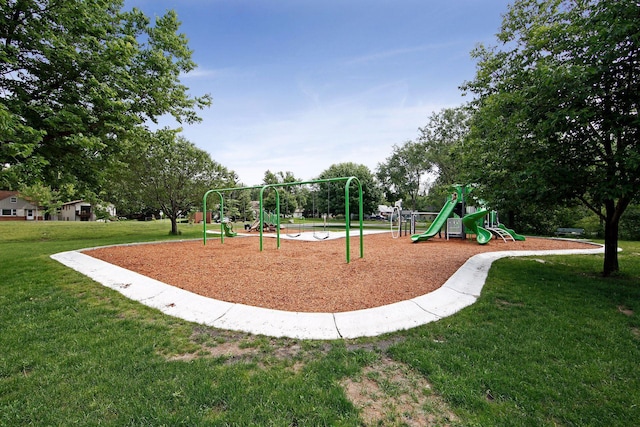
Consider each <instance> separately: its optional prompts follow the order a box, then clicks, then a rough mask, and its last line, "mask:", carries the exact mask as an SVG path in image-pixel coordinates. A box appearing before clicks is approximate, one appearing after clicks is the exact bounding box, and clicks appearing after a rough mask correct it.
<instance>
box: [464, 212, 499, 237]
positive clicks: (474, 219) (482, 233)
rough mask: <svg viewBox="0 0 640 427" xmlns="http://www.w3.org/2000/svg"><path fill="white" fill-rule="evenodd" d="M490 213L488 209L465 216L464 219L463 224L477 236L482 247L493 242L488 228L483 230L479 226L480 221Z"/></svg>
mask: <svg viewBox="0 0 640 427" xmlns="http://www.w3.org/2000/svg"><path fill="white" fill-rule="evenodd" d="M487 213H488V211H487V210H486V209H483V210H480V211H478V212H474V213H471V214H468V215H465V216H464V218H462V223H463V224H464V226H465V227H466V228H467V229H468V230H469V231H470V232H471V234H475V235H476V240H477V241H478V243H480V244H481V245H486V244H487V243H489V240H491V237H492V235H491V232H490V231H489V230H487V229H486V228H482V227H480V226H479V225H478V220H479V219H481V218H484V217H485V215H487Z"/></svg>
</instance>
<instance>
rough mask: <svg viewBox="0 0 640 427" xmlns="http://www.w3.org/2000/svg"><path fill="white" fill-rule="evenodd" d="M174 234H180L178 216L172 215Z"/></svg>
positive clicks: (172, 230) (172, 233) (172, 232)
mask: <svg viewBox="0 0 640 427" xmlns="http://www.w3.org/2000/svg"><path fill="white" fill-rule="evenodd" d="M170 234H171V235H172V236H177V235H179V234H180V232H179V231H178V218H177V217H176V216H173V215H172V216H171V233H170Z"/></svg>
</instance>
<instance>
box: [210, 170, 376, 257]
mask: <svg viewBox="0 0 640 427" xmlns="http://www.w3.org/2000/svg"><path fill="white" fill-rule="evenodd" d="M336 181H346V183H345V186H344V196H345V201H344V203H345V206H344V211H345V232H346V236H345V246H346V259H347V263H349V262H351V255H350V247H351V246H350V240H351V239H350V236H351V217H350V213H349V188H350V187H351V184H352V183H353V182H354V181H355V182H356V183H357V184H358V214H359V222H360V258H363V257H364V231H363V230H364V224H363V217H364V207H363V202H362V183H361V182H360V180H359V179H358V177H355V176H350V177H340V178H327V179H316V180H312V181H300V182H286V183H279V184H267V185H262V186H253V187H234V188H221V189H215V190H209V191H207V192H206V193H205V194H204V197H203V198H202V206H203V210H202V211H203V215H204V216H205V220H204V226H203V234H204V237H203V241H204V244H206V243H207V237H206V234H207V225H206V224H207V221H206V212H207V196H208V195H209V194H211V193H213V192H215V193H217V194H218V195H219V196H220V214H221V215H223V214H224V201H223V197H222V192H224V191H233V190H250V189H255V188H260V200H259V206H260V207H259V209H260V212H259V215H260V251H261V252H262V249H263V238H262V237H263V236H262V234H263V228H264V212H263V209H262V207H263V204H264V191H265V190H266V189H267V188H273V189H274V190H275V191H276V242H277V243H276V245H277V248H280V193H279V192H278V190H277V187H290V186H294V185H305V184H319V183H323V182H336ZM327 214H328V212H327ZM220 231H221V237H220V241H221V242H223V243H224V230H223V224H222V221H221V223H220Z"/></svg>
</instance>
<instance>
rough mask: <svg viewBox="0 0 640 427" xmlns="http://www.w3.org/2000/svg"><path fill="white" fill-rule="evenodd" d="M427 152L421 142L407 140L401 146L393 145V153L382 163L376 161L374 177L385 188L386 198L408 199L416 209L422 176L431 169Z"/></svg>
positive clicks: (391, 199)
mask: <svg viewBox="0 0 640 427" xmlns="http://www.w3.org/2000/svg"><path fill="white" fill-rule="evenodd" d="M431 167H432V163H431V160H430V158H429V152H428V151H427V150H426V149H425V147H424V145H423V144H420V143H417V142H414V141H407V142H405V143H404V145H402V146H398V145H394V146H393V153H392V154H391V156H389V157H387V158H386V160H385V162H384V163H378V168H377V171H376V177H377V178H378V180H379V181H380V182H381V183H382V186H383V187H384V188H385V189H387V192H388V194H387V199H388V200H389V201H396V200H398V199H410V200H411V208H412V209H413V210H416V203H417V199H418V195H419V194H420V188H421V182H422V178H423V176H424V175H425V174H426V173H427V172H429V170H431Z"/></svg>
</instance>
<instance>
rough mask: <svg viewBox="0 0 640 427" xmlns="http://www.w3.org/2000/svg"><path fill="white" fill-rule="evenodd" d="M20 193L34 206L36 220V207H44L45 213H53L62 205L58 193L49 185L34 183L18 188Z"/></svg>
mask: <svg viewBox="0 0 640 427" xmlns="http://www.w3.org/2000/svg"><path fill="white" fill-rule="evenodd" d="M20 195H21V196H22V197H23V198H25V199H26V200H29V201H31V202H32V203H33V204H34V205H35V206H36V216H35V218H36V221H37V220H38V207H41V208H44V213H45V214H49V215H51V214H54V213H56V212H57V210H58V209H59V208H60V207H61V206H62V202H61V201H60V194H59V193H58V192H57V191H55V190H51V187H49V186H44V185H42V184H40V183H35V184H33V185H30V186H23V187H22V188H20Z"/></svg>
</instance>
